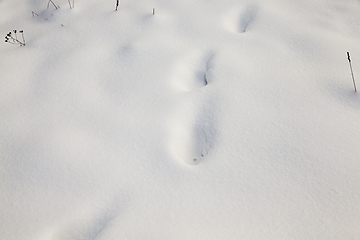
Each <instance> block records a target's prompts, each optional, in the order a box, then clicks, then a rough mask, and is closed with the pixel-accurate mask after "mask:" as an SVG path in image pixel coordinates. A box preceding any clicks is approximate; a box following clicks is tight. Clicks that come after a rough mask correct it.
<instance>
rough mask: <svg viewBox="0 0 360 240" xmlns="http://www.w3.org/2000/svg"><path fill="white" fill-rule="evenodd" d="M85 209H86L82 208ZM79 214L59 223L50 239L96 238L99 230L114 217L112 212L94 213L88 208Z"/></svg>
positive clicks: (91, 239) (74, 239) (92, 239)
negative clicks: (59, 225)
mask: <svg viewBox="0 0 360 240" xmlns="http://www.w3.org/2000/svg"><path fill="white" fill-rule="evenodd" d="M83 210H86V209H83ZM80 215H81V216H78V217H76V218H75V219H71V220H70V221H68V222H66V223H64V224H61V225H62V226H61V227H59V228H58V229H56V230H55V231H54V232H53V233H52V234H51V238H50V239H52V240H63V239H67V240H78V239H89V240H94V239H96V238H97V237H98V236H99V235H100V234H101V232H102V231H103V230H104V229H105V228H106V227H107V226H108V224H109V222H111V220H112V219H113V218H114V215H113V213H110V212H109V211H104V212H100V213H96V212H95V213H94V212H93V210H92V209H88V211H85V212H84V213H82V214H80Z"/></svg>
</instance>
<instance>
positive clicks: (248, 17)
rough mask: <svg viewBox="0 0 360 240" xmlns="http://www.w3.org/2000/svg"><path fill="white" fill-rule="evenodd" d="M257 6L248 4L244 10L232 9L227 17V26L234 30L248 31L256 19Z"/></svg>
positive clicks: (238, 31) (237, 31) (239, 31)
mask: <svg viewBox="0 0 360 240" xmlns="http://www.w3.org/2000/svg"><path fill="white" fill-rule="evenodd" d="M257 12H258V10H257V7H255V6H248V7H247V8H245V9H243V10H233V11H231V12H230V13H229V14H228V16H227V17H226V19H225V26H226V28H228V29H229V30H230V31H232V32H236V33H244V32H246V31H248V30H249V29H250V27H251V25H252V23H253V22H254V21H255V19H256V15H257Z"/></svg>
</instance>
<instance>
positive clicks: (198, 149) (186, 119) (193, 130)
mask: <svg viewBox="0 0 360 240" xmlns="http://www.w3.org/2000/svg"><path fill="white" fill-rule="evenodd" d="M206 97H207V96H206V93H204V92H203V91H201V92H198V93H196V95H193V94H189V95H187V96H185V97H184V101H183V105H181V106H179V107H178V109H177V113H176V114H175V115H174V119H173V123H172V125H171V130H172V136H171V137H172V142H171V145H172V146H171V148H172V150H173V152H174V153H175V154H176V155H177V156H178V157H180V159H181V160H182V161H183V162H185V163H187V164H189V165H197V164H199V163H200V162H201V161H202V160H203V159H204V157H206V155H207V154H208V153H209V151H210V150H211V148H212V147H213V140H214V137H215V128H214V122H213V120H214V119H213V111H212V106H211V105H210V103H208V102H206V101H205V98H206Z"/></svg>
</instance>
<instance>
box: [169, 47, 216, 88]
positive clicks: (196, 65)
mask: <svg viewBox="0 0 360 240" xmlns="http://www.w3.org/2000/svg"><path fill="white" fill-rule="evenodd" d="M213 56H214V54H213V53H211V52H209V53H207V54H202V53H193V54H190V55H188V56H185V57H184V58H183V59H181V60H180V61H179V62H178V63H177V64H176V65H175V67H174V70H173V71H174V73H173V75H174V79H173V80H174V84H175V85H176V86H177V87H178V88H179V89H181V90H185V91H192V90H195V89H198V88H201V87H204V86H206V85H208V84H209V83H210V81H211V75H210V73H211V61H212V58H213Z"/></svg>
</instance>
